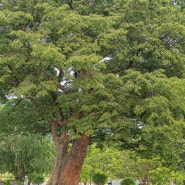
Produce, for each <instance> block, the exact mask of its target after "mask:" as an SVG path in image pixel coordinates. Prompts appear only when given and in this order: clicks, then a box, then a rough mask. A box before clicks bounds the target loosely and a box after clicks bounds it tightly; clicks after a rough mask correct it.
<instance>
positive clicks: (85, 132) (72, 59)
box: [0, 0, 185, 185]
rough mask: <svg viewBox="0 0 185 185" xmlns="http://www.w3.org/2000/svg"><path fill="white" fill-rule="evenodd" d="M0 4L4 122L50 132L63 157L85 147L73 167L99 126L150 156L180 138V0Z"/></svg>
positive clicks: (183, 109)
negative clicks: (69, 146)
mask: <svg viewBox="0 0 185 185" xmlns="http://www.w3.org/2000/svg"><path fill="white" fill-rule="evenodd" d="M0 10H1V11H0V43H1V46H0V74H1V75H0V89H1V91H0V102H1V108H0V121H1V126H2V132H12V131H14V130H15V129H16V130H17V131H19V132H32V133H37V132H39V133H43V134H45V133H48V132H52V136H53V141H54V143H55V145H56V147H57V149H58V151H59V148H60V147H61V148H62V150H61V151H62V152H61V153H60V152H59V153H57V155H60V157H61V156H63V158H65V160H64V161H70V159H72V156H75V152H76V155H77V153H78V152H79V155H80V154H82V153H83V155H81V156H82V157H81V162H80V165H79V166H78V165H77V166H78V168H79V169H78V170H77V169H76V171H80V170H81V165H82V164H83V159H84V156H85V153H86V149H84V150H83V151H81V150H79V151H78V150H77V149H79V148H82V147H77V145H78V146H79V145H83V147H84V148H86V147H87V145H88V142H89V139H90V138H91V137H92V138H94V139H96V138H97V137H98V134H99V133H100V134H101V135H103V136H104V139H105V137H108V139H110V138H111V139H112V140H116V141H119V142H121V143H122V144H123V145H124V146H126V145H127V146H129V147H130V146H131V145H132V146H133V145H134V146H137V148H139V150H140V151H141V152H143V155H147V156H150V154H151V153H152V155H153V154H154V155H155V154H158V153H163V150H165V151H166V148H165V146H170V143H172V145H173V143H174V145H175V144H177V142H178V143H179V144H182V143H183V129H184V123H185V122H184V115H185V105H184V102H185V79H184V77H185V73H184V71H185V62H184V61H185V52H184V42H185V39H184V38H185V32H184V30H185V23H184V20H185V14H184V11H185V10H184V3H183V1H171V0H161V1H155V0H150V1H147V0H137V1H136V0H128V1H122V0H118V1H113V0H112V1H111V0H109V1H108V0H107V1H101V0H94V1H93V0H88V1H83V0H82V1H72V0H70V1H57V0H50V1H46V0H30V1H24V0H17V1H12V0H2V6H1V7H0ZM101 139H102V138H101ZM71 143H73V145H72V147H71V150H70V151H69V150H68V149H67V145H68V144H71ZM74 151H75V152H74ZM149 151H150V152H149ZM148 152H149V153H148ZM147 153H148V154H147ZM64 156H65V157H64ZM60 157H59V158H60ZM59 158H57V159H59ZM56 161H57V160H55V162H56ZM73 162H74V161H73ZM71 163H72V162H71ZM71 163H70V162H69V163H67V162H64V163H63V162H61V166H62V167H61V169H65V170H66V171H65V170H64V174H65V175H63V176H66V174H67V173H68V172H67V170H68V165H69V166H70V164H71ZM66 165H67V166H66ZM56 166H57V165H56ZM75 168H76V166H75ZM54 169H55V170H56V168H54ZM53 174H58V173H53ZM61 174H62V173H61ZM73 176H74V175H73ZM76 176H78V178H76V179H77V181H78V180H79V174H78V175H76ZM52 179H59V177H55V178H54V177H53V178H52ZM52 179H51V181H49V183H48V185H49V184H52V185H55V184H60V185H62V184H65V183H66V184H65V185H67V184H68V183H69V182H68V183H67V182H64V180H63V181H62V180H61V179H62V176H61V177H60V183H58V182H57V183H54V182H52ZM63 179H65V178H63ZM71 180H72V178H71ZM73 181H74V184H75V183H77V181H75V180H73ZM69 184H70V183H69ZM70 185H72V184H70Z"/></svg>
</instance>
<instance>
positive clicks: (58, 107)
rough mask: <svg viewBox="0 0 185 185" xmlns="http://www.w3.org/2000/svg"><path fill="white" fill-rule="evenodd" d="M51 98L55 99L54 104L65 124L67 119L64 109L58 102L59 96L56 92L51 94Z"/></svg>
mask: <svg viewBox="0 0 185 185" xmlns="http://www.w3.org/2000/svg"><path fill="white" fill-rule="evenodd" d="M51 97H52V99H53V102H54V104H55V106H56V107H57V109H58V112H59V114H60V116H61V121H62V122H63V123H64V122H65V118H64V114H63V111H62V108H61V107H60V104H59V103H58V101H57V95H56V94H55V93H54V92H51Z"/></svg>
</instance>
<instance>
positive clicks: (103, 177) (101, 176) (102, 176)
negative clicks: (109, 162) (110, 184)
mask: <svg viewBox="0 0 185 185" xmlns="http://www.w3.org/2000/svg"><path fill="white" fill-rule="evenodd" d="M107 178H108V176H107V174H106V173H104V172H101V171H99V172H96V173H95V174H94V175H93V177H92V180H93V182H94V183H95V184H97V185H103V184H105V183H106V182H107Z"/></svg>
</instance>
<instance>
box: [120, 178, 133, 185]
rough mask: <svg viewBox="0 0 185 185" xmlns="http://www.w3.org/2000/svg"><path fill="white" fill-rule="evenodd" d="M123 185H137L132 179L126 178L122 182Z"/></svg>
mask: <svg viewBox="0 0 185 185" xmlns="http://www.w3.org/2000/svg"><path fill="white" fill-rule="evenodd" d="M121 185H135V181H134V179H133V178H131V177H126V178H124V179H123V180H122V182H121Z"/></svg>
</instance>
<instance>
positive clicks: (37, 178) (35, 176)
mask: <svg viewBox="0 0 185 185" xmlns="http://www.w3.org/2000/svg"><path fill="white" fill-rule="evenodd" d="M29 182H32V183H35V184H39V183H42V182H44V177H43V176H42V175H40V174H36V173H32V174H30V175H29Z"/></svg>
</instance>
